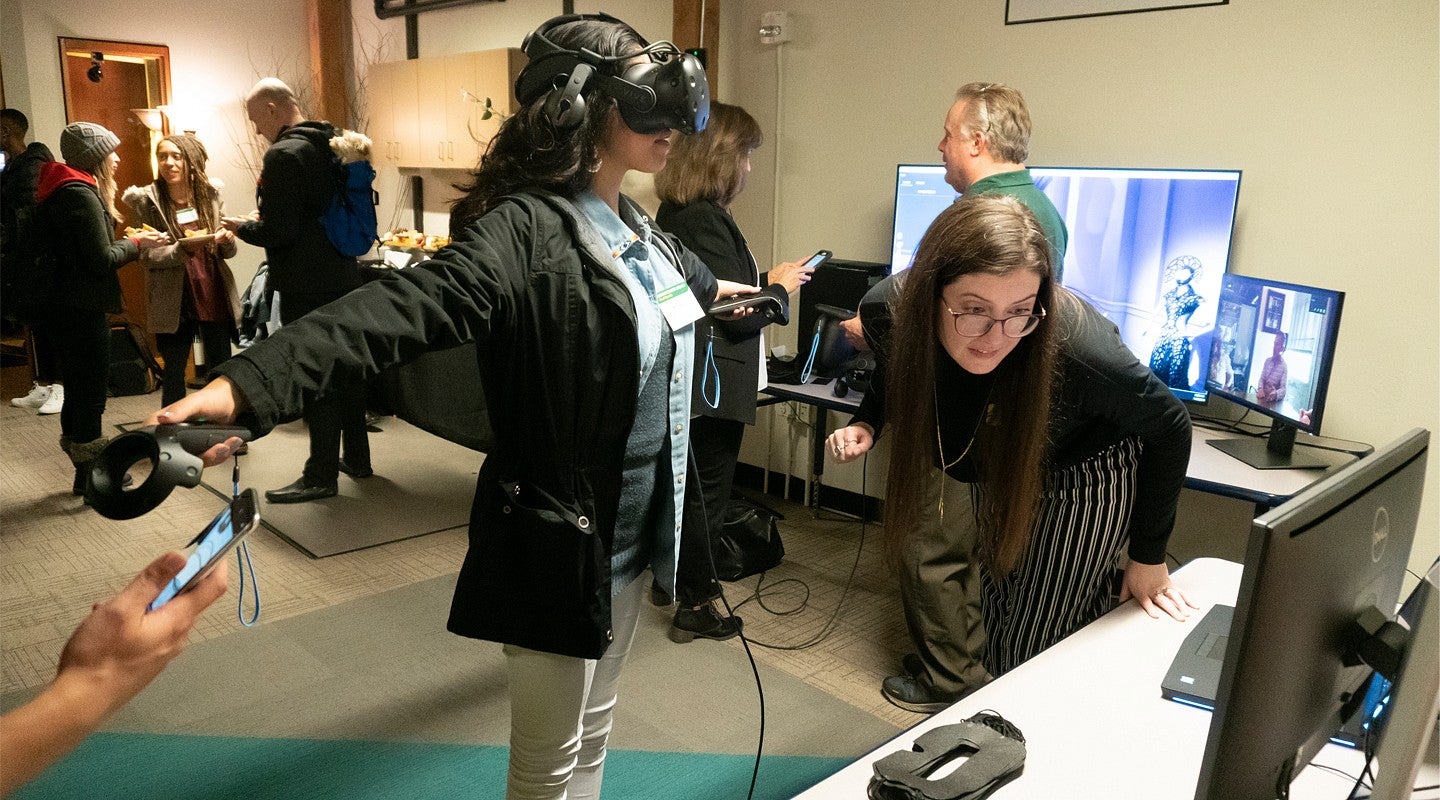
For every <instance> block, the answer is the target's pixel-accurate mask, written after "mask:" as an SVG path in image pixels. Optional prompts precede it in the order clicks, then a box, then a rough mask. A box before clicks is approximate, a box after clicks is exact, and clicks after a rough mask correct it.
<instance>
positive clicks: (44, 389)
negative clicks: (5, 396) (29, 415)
mask: <svg viewBox="0 0 1440 800" xmlns="http://www.w3.org/2000/svg"><path fill="white" fill-rule="evenodd" d="M49 399H50V387H49V386H41V385H40V384H38V383H35V384H31V386H30V394H27V395H25V396H24V397H12V398H11V399H10V405H12V406H15V407H16V408H39V407H40V406H43V405H45V401H46V400H49Z"/></svg>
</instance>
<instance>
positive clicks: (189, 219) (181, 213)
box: [175, 208, 200, 225]
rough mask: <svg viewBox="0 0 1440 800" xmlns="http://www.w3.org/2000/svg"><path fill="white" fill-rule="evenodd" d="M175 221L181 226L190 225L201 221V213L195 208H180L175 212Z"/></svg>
mask: <svg viewBox="0 0 1440 800" xmlns="http://www.w3.org/2000/svg"><path fill="white" fill-rule="evenodd" d="M175 221H176V222H178V223H180V224H181V225H189V224H191V223H195V222H199V221H200V212H199V211H196V210H195V209H193V208H179V209H176V210H175Z"/></svg>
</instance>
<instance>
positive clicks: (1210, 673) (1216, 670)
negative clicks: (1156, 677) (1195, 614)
mask: <svg viewBox="0 0 1440 800" xmlns="http://www.w3.org/2000/svg"><path fill="white" fill-rule="evenodd" d="M1234 616H1235V607H1234V606H1222V605H1216V606H1215V607H1214V608H1211V609H1210V612H1209V613H1207V614H1206V615H1205V617H1204V618H1203V619H1201V620H1200V623H1199V624H1198V625H1196V626H1195V627H1194V629H1192V630H1191V631H1190V633H1189V635H1187V636H1186V637H1185V641H1184V643H1182V644H1181V645H1180V650H1179V652H1177V653H1176V654H1175V660H1174V661H1172V662H1170V670H1169V671H1168V672H1166V673H1165V680H1163V681H1161V682H1160V696H1161V697H1164V698H1165V699H1166V700H1174V701H1175V702H1177V703H1184V704H1186V705H1191V706H1196V707H1197V708H1203V709H1205V710H1206V711H1214V710H1215V695H1216V693H1218V692H1219V690H1220V668H1221V667H1223V666H1224V665H1225V645H1226V644H1227V643H1228V642H1229V641H1230V622H1231V620H1232V619H1233V618H1234Z"/></svg>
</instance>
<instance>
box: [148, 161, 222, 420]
mask: <svg viewBox="0 0 1440 800" xmlns="http://www.w3.org/2000/svg"><path fill="white" fill-rule="evenodd" d="M155 160H156V161H157V162H158V163H159V165H160V177H159V178H157V179H156V180H155V182H154V183H151V184H149V185H147V186H131V187H130V188H128V189H126V190H125V193H124V194H123V195H121V199H123V200H124V201H125V205H127V206H129V207H130V210H131V212H132V213H133V214H134V215H135V220H136V222H138V223H142V224H144V225H149V226H150V227H152V228H154V229H156V230H159V231H162V232H164V233H168V234H169V235H170V238H171V239H173V240H174V242H175V243H174V244H170V245H166V246H164V247H157V248H155V249H153V250H149V251H147V252H146V253H145V254H144V256H143V257H142V258H141V263H142V264H144V266H145V277H146V282H145V290H146V299H147V300H148V305H147V308H148V311H149V327H150V330H151V332H152V333H154V334H155V342H156V344H157V345H159V349H160V358H161V360H163V361H164V362H165V372H164V374H163V376H162V379H161V389H160V405H162V406H168V405H170V404H171V403H173V402H175V401H176V400H179V399H180V398H182V397H184V396H185V365H186V363H187V362H188V361H189V360H190V350H191V345H192V344H193V343H194V342H195V337H196V336H199V337H200V343H201V345H202V346H203V348H204V353H205V358H204V361H202V362H199V363H197V364H196V366H197V367H200V366H201V365H204V366H211V367H213V366H215V365H216V364H219V363H220V362H222V361H224V360H225V359H227V358H229V357H230V343H231V342H232V341H234V340H235V338H236V320H238V319H239V318H240V293H239V292H238V291H237V290H236V288H235V274H234V273H232V272H231V271H230V265H229V264H226V263H225V259H227V258H231V257H232V256H234V255H235V249H236V245H235V234H234V233H232V232H231V231H228V230H226V229H224V228H222V227H220V217H221V215H222V213H223V212H224V208H225V203H224V201H222V200H221V199H220V190H219V186H218V184H216V183H214V182H213V181H211V180H210V178H209V177H208V176H206V174H205V161H206V153H205V145H204V144H202V143H201V142H200V140H199V139H197V138H195V137H194V136H191V135H189V134H185V133H181V134H172V135H170V136H166V137H165V138H163V139H161V140H160V143H159V144H157V145H156V146H155ZM196 371H197V372H199V371H200V370H199V369H197V370H196Z"/></svg>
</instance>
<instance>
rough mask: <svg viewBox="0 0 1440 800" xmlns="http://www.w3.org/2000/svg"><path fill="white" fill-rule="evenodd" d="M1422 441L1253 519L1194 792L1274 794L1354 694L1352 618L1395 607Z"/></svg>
mask: <svg viewBox="0 0 1440 800" xmlns="http://www.w3.org/2000/svg"><path fill="white" fill-rule="evenodd" d="M1429 440H1430V433H1429V431H1425V430H1421V429H1417V430H1413V431H1411V432H1409V433H1407V434H1405V435H1404V436H1402V437H1401V438H1400V439H1398V440H1396V441H1395V442H1393V443H1391V444H1389V445H1386V446H1385V447H1383V448H1380V449H1378V450H1377V451H1376V452H1375V453H1374V454H1373V455H1371V456H1368V457H1366V458H1362V459H1360V460H1358V461H1356V462H1355V463H1353V464H1351V465H1350V466H1348V467H1346V468H1345V469H1343V470H1341V471H1340V472H1337V473H1335V474H1333V475H1331V476H1329V477H1327V478H1324V479H1322V480H1320V481H1318V482H1316V483H1315V484H1314V485H1312V486H1311V487H1310V488H1308V489H1306V490H1305V491H1303V492H1301V493H1300V494H1299V495H1296V496H1295V497H1294V498H1292V499H1291V500H1290V501H1288V502H1286V503H1285V504H1283V505H1281V506H1279V507H1278V508H1276V509H1274V510H1272V511H1269V512H1267V513H1266V514H1264V515H1263V516H1260V517H1258V518H1256V519H1255V521H1254V523H1253V525H1252V528H1251V532H1250V540H1249V544H1248V547H1247V549H1246V553H1245V571H1244V573H1243V575H1242V577H1241V580H1240V593H1239V598H1238V600H1237V602H1236V605H1235V615H1234V621H1233V622H1232V624H1231V627H1230V635H1229V641H1228V643H1227V644H1226V648H1225V660H1224V665H1223V666H1222V668H1221V672H1220V684H1219V691H1218V693H1217V695H1216V710H1215V714H1214V716H1213V717H1212V719H1211V721H1210V735H1209V739H1208V740H1207V742H1206V746H1205V756H1204V761H1203V762H1202V764H1201V768H1200V780H1199V783H1198V785H1197V787H1196V792H1195V798H1196V800H1250V799H1251V798H1274V797H1284V796H1286V795H1287V794H1288V787H1289V784H1290V782H1291V781H1292V780H1293V779H1294V777H1295V776H1296V775H1297V774H1298V773H1299V772H1300V770H1302V769H1303V768H1304V767H1305V766H1306V765H1307V764H1308V763H1309V762H1310V759H1311V758H1313V757H1314V755H1315V754H1316V753H1317V752H1319V750H1320V748H1321V747H1322V746H1323V745H1324V744H1325V742H1326V741H1328V740H1329V738H1330V735H1331V734H1332V733H1334V732H1335V731H1336V730H1337V729H1338V728H1339V727H1340V725H1341V722H1342V719H1343V717H1344V716H1346V715H1347V713H1348V712H1349V711H1350V710H1352V708H1353V706H1354V705H1355V704H1356V703H1358V702H1359V699H1360V698H1359V697H1358V696H1357V692H1358V691H1359V689H1360V688H1361V686H1362V684H1363V683H1364V681H1365V679H1366V677H1367V676H1369V674H1370V671H1371V670H1370V668H1369V667H1367V666H1366V665H1365V664H1364V663H1362V662H1359V661H1357V660H1356V659H1355V658H1353V656H1354V653H1355V649H1356V647H1357V646H1358V645H1359V644H1360V642H1361V641H1363V640H1364V639H1365V638H1366V637H1365V636H1364V635H1363V634H1360V633H1358V631H1359V630H1360V628H1359V626H1357V625H1355V621H1356V620H1357V618H1359V617H1360V616H1361V614H1362V612H1365V611H1368V610H1370V609H1379V610H1381V611H1382V612H1383V613H1384V614H1385V615H1387V616H1389V615H1390V614H1392V613H1393V611H1394V609H1395V603H1396V600H1397V599H1398V598H1399V596H1400V586H1401V583H1402V582H1403V578H1404V576H1405V565H1406V562H1407V561H1408V559H1409V556H1410V546H1411V544H1412V542H1413V541H1414V538H1415V527H1416V523H1417V520H1418V519H1419V516H1420V497H1421V492H1422V490H1423V489H1424V485H1425V461H1426V455H1427V449H1428V445H1429Z"/></svg>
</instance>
